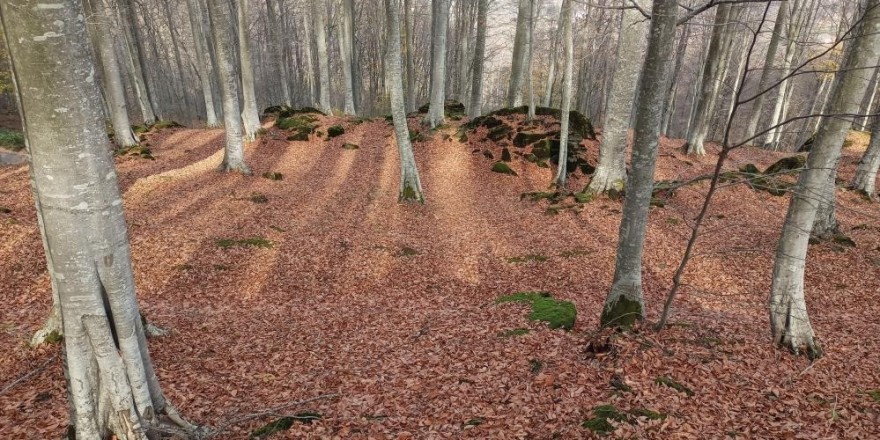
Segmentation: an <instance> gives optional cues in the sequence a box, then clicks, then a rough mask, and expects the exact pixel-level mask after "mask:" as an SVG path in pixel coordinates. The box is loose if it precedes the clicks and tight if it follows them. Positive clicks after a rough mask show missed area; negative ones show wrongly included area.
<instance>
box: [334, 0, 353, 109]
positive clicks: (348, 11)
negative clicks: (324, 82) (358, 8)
mask: <svg viewBox="0 0 880 440" xmlns="http://www.w3.org/2000/svg"><path fill="white" fill-rule="evenodd" d="M339 20H340V23H339V24H340V27H339V35H338V36H337V40H338V41H339V53H340V55H342V83H343V90H344V92H345V103H344V105H345V108H344V109H343V112H344V113H345V114H346V115H355V114H357V111H356V110H355V98H354V95H355V93H354V76H355V68H354V0H342V8H341V11H340V12H339Z"/></svg>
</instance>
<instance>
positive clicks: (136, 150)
mask: <svg viewBox="0 0 880 440" xmlns="http://www.w3.org/2000/svg"><path fill="white" fill-rule="evenodd" d="M116 155H117V156H135V157H140V158H141V159H148V160H156V158H155V157H153V152H152V151H151V150H150V149H149V148H147V147H146V146H144V145H135V146H132V147H128V148H120V149H118V150H116Z"/></svg>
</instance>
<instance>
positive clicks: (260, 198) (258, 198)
mask: <svg viewBox="0 0 880 440" xmlns="http://www.w3.org/2000/svg"><path fill="white" fill-rule="evenodd" d="M248 199H249V200H250V201H252V202H254V203H260V204H263V203H269V198H268V197H266V195H265V194H260V193H253V194H251V196H250V197H248Z"/></svg>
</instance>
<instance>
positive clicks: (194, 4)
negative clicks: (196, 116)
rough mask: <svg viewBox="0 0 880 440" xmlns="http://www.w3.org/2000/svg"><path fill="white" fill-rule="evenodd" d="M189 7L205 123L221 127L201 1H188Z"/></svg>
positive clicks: (209, 125)
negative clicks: (203, 24)
mask: <svg viewBox="0 0 880 440" xmlns="http://www.w3.org/2000/svg"><path fill="white" fill-rule="evenodd" d="M186 4H187V6H188V7H189V24H190V27H191V28H192V33H193V39H194V40H195V49H196V61H195V62H196V73H197V74H198V75H199V82H200V83H201V85H202V97H203V98H204V100H205V117H206V120H205V123H206V124H207V126H208V127H209V128H210V127H219V126H220V122H219V121H218V120H217V112H216V111H215V110H214V91H213V90H212V88H213V82H212V80H211V77H212V76H213V75H214V65H213V63H211V57H210V55H209V54H208V41H207V40H206V39H205V38H206V35H205V29H204V28H203V27H202V18H201V17H202V14H204V13H205V11H203V10H202V7H201V5H200V4H199V0H187V2H186Z"/></svg>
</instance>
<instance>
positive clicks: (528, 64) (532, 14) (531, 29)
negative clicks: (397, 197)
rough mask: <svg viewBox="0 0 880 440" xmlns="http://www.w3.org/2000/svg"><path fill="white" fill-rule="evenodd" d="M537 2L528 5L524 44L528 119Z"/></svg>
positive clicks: (531, 105)
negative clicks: (526, 37)
mask: <svg viewBox="0 0 880 440" xmlns="http://www.w3.org/2000/svg"><path fill="white" fill-rule="evenodd" d="M537 2H538V0H532V2H531V5H530V7H529V34H528V35H529V38H528V45H527V46H526V90H527V91H528V93H529V110H528V115H527V118H528V120H532V119H535V87H534V84H533V79H534V78H532V74H533V73H534V72H533V69H532V53H533V52H534V49H535V41H534V38H535V18H536V15H537V14H538V11H537ZM569 99H570V98H569Z"/></svg>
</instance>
